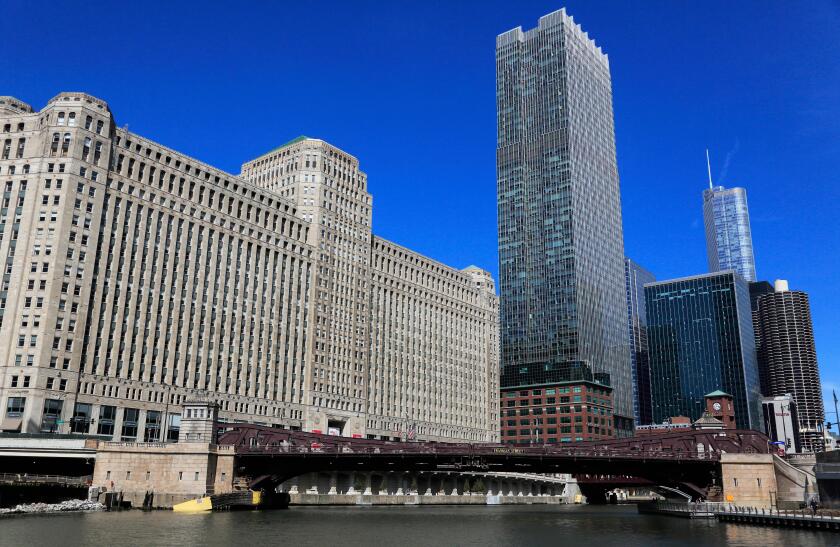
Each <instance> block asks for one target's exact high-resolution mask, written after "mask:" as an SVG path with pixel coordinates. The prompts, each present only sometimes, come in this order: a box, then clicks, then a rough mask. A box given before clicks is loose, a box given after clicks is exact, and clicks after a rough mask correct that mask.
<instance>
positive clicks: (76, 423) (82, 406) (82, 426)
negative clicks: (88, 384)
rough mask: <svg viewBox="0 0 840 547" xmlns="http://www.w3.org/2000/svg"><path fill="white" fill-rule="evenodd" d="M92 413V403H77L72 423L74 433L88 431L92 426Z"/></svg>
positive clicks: (71, 428)
mask: <svg viewBox="0 0 840 547" xmlns="http://www.w3.org/2000/svg"><path fill="white" fill-rule="evenodd" d="M91 415H92V409H91V405H90V404H87V403H76V407H75V408H74V410H73V421H72V422H71V423H70V431H71V432H72V433H87V432H88V428H89V427H90V417H91Z"/></svg>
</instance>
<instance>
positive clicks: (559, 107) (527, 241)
mask: <svg viewBox="0 0 840 547" xmlns="http://www.w3.org/2000/svg"><path fill="white" fill-rule="evenodd" d="M496 105H497V121H498V142H497V149H496V168H497V191H498V206H499V277H500V286H501V327H502V335H501V336H502V365H503V366H516V365H517V364H522V363H540V362H553V363H564V362H574V361H583V362H586V363H587V364H588V365H589V366H591V368H592V370H593V372H594V373H606V374H609V375H610V384H611V385H612V386H613V388H614V405H615V414H616V415H617V416H618V418H617V419H616V430H618V431H619V434H621V431H629V430H631V428H632V423H631V422H632V417H633V393H632V379H631V367H630V357H629V350H628V344H627V319H626V317H627V307H626V302H625V297H624V243H623V236H622V225H621V198H620V192H619V183H618V172H617V168H616V154H615V135H614V127H613V110H612V88H611V80H610V67H609V61H608V59H607V56H606V55H605V54H604V53H603V52H602V51H601V50H600V48H598V47H597V46H596V45H595V43H594V42H593V41H592V40H591V39H590V38H589V37H588V35H587V34H586V33H585V32H583V30H581V28H580V26H579V25H578V24H576V23H575V22H574V21H573V20H572V18H571V17H569V16H568V15H567V14H566V12H565V11H564V10H560V11H557V12H554V13H551V14H548V15H546V16H544V17H541V18H540V20H539V25H538V26H537V28H534V29H532V30H529V31H527V32H523V31H522V28H521V27H518V28H515V29H513V30H510V31H508V32H505V33H504V34H501V35H499V36H498V37H497V38H496Z"/></svg>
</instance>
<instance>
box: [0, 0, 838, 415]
mask: <svg viewBox="0 0 840 547" xmlns="http://www.w3.org/2000/svg"><path fill="white" fill-rule="evenodd" d="M42 4H43V5H44V6H46V4H49V6H48V7H42ZM564 5H565V6H566V7H567V9H568V11H569V13H571V14H572V15H573V16H574V17H575V19H576V20H577V21H579V22H580V23H581V24H582V25H583V28H584V30H586V31H588V32H589V34H590V36H592V37H594V38H595V39H596V41H597V42H598V44H599V45H601V46H602V47H603V48H604V50H605V51H606V52H607V53H608V54H609V56H610V62H611V66H612V77H613V89H614V104H615V118H616V119H615V123H616V136H617V146H618V163H619V170H620V174H621V185H622V198H623V203H624V238H625V247H626V252H627V254H628V256H631V257H632V258H634V259H636V260H637V261H638V262H640V263H641V264H643V265H645V266H646V267H647V268H648V269H650V270H651V271H653V272H654V273H655V274H656V275H657V277H659V278H660V279H665V278H669V277H676V276H683V275H690V274H694V273H700V272H704V271H705V270H706V258H705V257H706V255H705V241H704V236H703V230H702V213H701V192H702V190H703V188H704V186H705V185H706V173H705V169H706V167H705V157H704V153H703V150H704V148H706V147H707V146H708V147H709V148H710V149H711V153H712V172H713V175H714V177H715V179H716V181H717V182H719V183H722V184H724V185H727V186H735V185H738V186H744V187H746V188H747V190H748V193H749V203H750V211H751V214H752V229H753V238H754V244H755V252H756V262H757V268H758V275H759V277H760V278H762V279H768V280H771V281H772V280H773V279H774V278H777V277H780V278H787V279H789V280H790V282H791V287H792V288H796V289H802V290H805V291H807V292H809V293H810V295H811V304H812V309H813V315H814V325H815V329H816V340H817V351H818V355H819V360H820V366H821V371H822V378H823V385H824V387H825V388H827V391H828V394H829V398H828V399H827V400H826V403H829V402H830V389H831V388H832V387H834V386H838V388H840V336H838V335H839V334H840V280H838V279H837V275H838V272H840V229H838V227H837V224H838V212H840V205H839V203H840V2H838V1H837V0H812V1H809V2H806V3H800V4H798V5H796V4H788V3H783V2H781V1H770V2H766V1H742V2H731V1H726V0H724V1H721V0H704V1H699V0H698V1H692V2H688V1H675V0H661V1H644V2H642V1H634V2H630V1H621V2H618V1H615V2H596V1H594V0H588V1H580V0H573V1H572V0H570V1H568V2H566V3H565V4H564V3H561V2H557V3H554V2H532V1H524V0H518V1H511V0H507V1H504V2H498V1H481V2H478V1H476V2H466V1H464V2H460V1H440V2H435V1H429V2H419V1H418V2H385V1H382V2H364V1H353V2H345V1H336V2H329V1H322V2H317V3H315V2H311V3H310V2H256V1H251V2H248V1H244V2H238V3H232V2H221V1H219V2H212V1H206V2H195V3H192V4H191V3H190V2H181V1H178V2H156V1H145V2H136V3H131V2H121V3H119V6H120V9H119V10H116V9H112V8H111V7H110V6H111V3H110V2H96V1H85V2H50V3H39V2H31V1H29V0H11V1H9V0H7V1H6V2H3V15H2V18H0V33H1V34H0V36H2V41H1V42H0V44H2V54H0V94H10V95H14V96H16V97H18V98H20V99H22V100H24V101H27V102H29V103H31V104H32V105H33V106H34V107H35V108H41V107H42V106H43V105H44V104H45V102H46V101H47V100H48V99H49V98H50V97H52V96H53V95H55V94H56V93H58V92H59V91H86V92H88V93H91V94H93V95H95V96H97V97H100V98H102V99H104V100H106V101H107V102H108V103H109V104H110V105H111V109H112V110H113V111H114V113H115V115H116V117H117V121H118V123H120V124H128V125H129V126H130V129H131V130H132V131H135V132H138V133H140V134H142V135H144V136H146V137H149V138H151V139H153V140H156V141H158V142H161V143H163V144H165V145H168V146H171V147H173V148H175V149H177V150H180V151H183V152H185V153H187V154H189V155H192V156H194V157H196V158H199V159H201V160H203V161H206V162H208V163H210V164H213V165H216V166H218V167H221V168H223V169H226V170H228V171H231V172H233V173H237V172H238V170H239V166H240V164H241V163H242V162H244V161H246V160H248V159H250V158H253V157H254V156H256V155H258V154H260V153H262V152H264V151H267V150H269V149H271V148H272V147H274V146H276V145H278V144H280V143H282V142H285V141H286V140H288V139H290V138H293V137H295V136H297V135H301V134H305V135H308V136H312V137H319V138H323V139H325V140H328V141H330V142H331V143H333V144H335V145H337V146H339V147H341V148H343V149H345V150H347V151H348V152H350V153H352V154H354V155H356V156H357V157H358V158H359V159H360V160H361V164H362V169H363V170H365V171H366V172H367V173H368V175H369V183H370V191H371V192H372V193H373V195H374V205H375V206H374V217H373V218H374V231H375V232H376V233H377V234H379V235H381V236H383V237H386V238H389V239H392V240H394V241H397V242H399V243H401V244H404V245H407V246H409V247H411V248H414V249H417V250H418V251H421V252H423V253H425V254H428V255H430V256H432V257H434V258H437V259H439V260H441V261H443V262H446V263H448V264H452V265H455V266H459V267H464V266H467V265H469V264H476V265H479V266H482V267H485V268H487V269H490V270H491V271H493V272H494V275H495V273H496V271H497V252H496V197H495V165H494V162H495V138H496V136H495V134H496V126H495V97H494V93H495V91H494V77H495V76H494V71H495V66H494V40H495V36H496V35H497V34H499V33H500V32H503V31H505V30H508V29H510V28H512V27H515V26H519V25H522V26H523V27H524V28H526V29H527V28H531V27H533V26H535V25H536V23H537V19H538V18H539V16H540V15H543V14H545V13H548V12H550V11H553V10H555V9H558V8H560V7H563V6H564Z"/></svg>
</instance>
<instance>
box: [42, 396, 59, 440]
mask: <svg viewBox="0 0 840 547" xmlns="http://www.w3.org/2000/svg"><path fill="white" fill-rule="evenodd" d="M63 403H64V401H62V400H61V399H44V414H43V418H42V419H41V431H45V432H49V433H55V432H56V431H57V430H58V420H59V419H60V418H61V407H62V405H63Z"/></svg>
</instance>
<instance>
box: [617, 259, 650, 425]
mask: <svg viewBox="0 0 840 547" xmlns="http://www.w3.org/2000/svg"><path fill="white" fill-rule="evenodd" d="M624 281H625V283H626V290H627V331H628V336H629V338H630V364H631V366H632V367H633V368H632V372H633V417H634V418H635V420H636V424H637V425H638V424H649V423H651V422H652V420H653V415H652V414H651V406H650V404H651V403H650V363H649V362H648V340H647V317H646V314H645V283H653V282H654V281H656V277H654V276H653V274H652V273H650V272H649V271H647V270H646V269H644V268H642V267H641V266H639V265H638V264H637V263H635V262H633V261H632V260H631V259H629V258H626V259H624Z"/></svg>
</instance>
